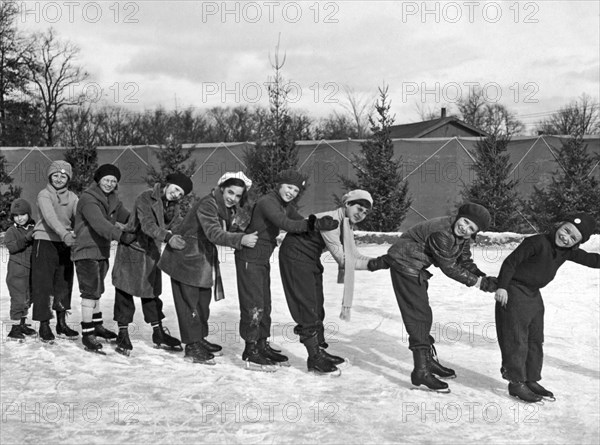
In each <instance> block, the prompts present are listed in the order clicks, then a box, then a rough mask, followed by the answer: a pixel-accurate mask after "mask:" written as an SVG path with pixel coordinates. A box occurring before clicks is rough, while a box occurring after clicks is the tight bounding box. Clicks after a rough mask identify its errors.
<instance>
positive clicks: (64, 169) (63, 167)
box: [46, 161, 73, 180]
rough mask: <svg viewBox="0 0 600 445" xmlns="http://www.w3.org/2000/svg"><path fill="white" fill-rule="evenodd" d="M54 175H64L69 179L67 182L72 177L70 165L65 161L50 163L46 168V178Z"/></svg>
mask: <svg viewBox="0 0 600 445" xmlns="http://www.w3.org/2000/svg"><path fill="white" fill-rule="evenodd" d="M54 173H64V174H65V175H67V176H68V177H69V180H70V179H71V178H72V177H73V169H72V168H71V164H69V163H68V162H67V161H52V163H51V164H50V165H49V166H48V172H47V173H46V177H47V178H49V177H50V176H52V175H53V174H54Z"/></svg>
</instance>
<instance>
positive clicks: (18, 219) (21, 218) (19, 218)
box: [13, 213, 29, 226]
mask: <svg viewBox="0 0 600 445" xmlns="http://www.w3.org/2000/svg"><path fill="white" fill-rule="evenodd" d="M13 221H14V222H15V223H16V224H17V225H18V226H23V225H25V223H26V222H27V221H29V214H28V213H25V214H24V215H14V216H13Z"/></svg>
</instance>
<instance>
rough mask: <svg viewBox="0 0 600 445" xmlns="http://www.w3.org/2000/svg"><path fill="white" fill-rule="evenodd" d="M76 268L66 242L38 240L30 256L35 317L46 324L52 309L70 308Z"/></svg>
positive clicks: (65, 309) (33, 315)
mask: <svg viewBox="0 0 600 445" xmlns="http://www.w3.org/2000/svg"><path fill="white" fill-rule="evenodd" d="M73 275H74V267H73V262H72V261H71V248H70V247H68V246H67V245H66V244H65V243H63V242H57V241H48V240H35V241H34V242H33V252H32V254H31V296H32V303H33V314H32V318H33V320H36V321H47V320H50V319H51V318H52V310H55V311H68V310H70V309H71V293H72V291H73Z"/></svg>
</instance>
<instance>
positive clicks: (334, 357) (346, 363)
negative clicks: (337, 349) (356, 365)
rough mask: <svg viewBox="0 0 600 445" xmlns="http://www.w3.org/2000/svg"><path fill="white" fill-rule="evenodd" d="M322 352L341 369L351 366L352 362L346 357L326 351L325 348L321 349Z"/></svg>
mask: <svg viewBox="0 0 600 445" xmlns="http://www.w3.org/2000/svg"><path fill="white" fill-rule="evenodd" d="M321 353H322V354H323V355H324V356H325V358H326V359H327V360H329V361H330V362H331V363H333V364H334V365H335V366H337V367H338V368H340V369H343V368H345V367H347V366H350V362H349V361H348V359H346V358H343V357H339V356H337V355H333V354H330V353H329V352H327V351H325V350H324V349H321Z"/></svg>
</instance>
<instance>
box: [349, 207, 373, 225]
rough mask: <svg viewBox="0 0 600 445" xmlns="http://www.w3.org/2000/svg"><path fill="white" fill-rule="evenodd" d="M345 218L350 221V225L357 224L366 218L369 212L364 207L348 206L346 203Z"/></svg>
mask: <svg viewBox="0 0 600 445" xmlns="http://www.w3.org/2000/svg"><path fill="white" fill-rule="evenodd" d="M345 206H346V217H347V218H348V219H349V220H350V222H351V223H352V224H358V223H360V222H362V221H364V219H365V218H366V217H367V215H368V214H369V212H370V211H371V210H370V209H368V208H367V207H364V206H362V205H360V204H349V203H346V204H345Z"/></svg>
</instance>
